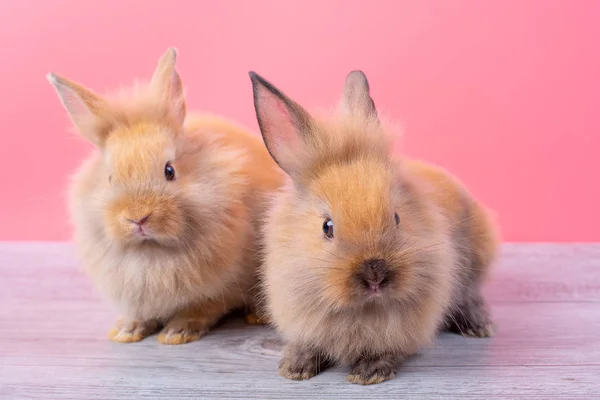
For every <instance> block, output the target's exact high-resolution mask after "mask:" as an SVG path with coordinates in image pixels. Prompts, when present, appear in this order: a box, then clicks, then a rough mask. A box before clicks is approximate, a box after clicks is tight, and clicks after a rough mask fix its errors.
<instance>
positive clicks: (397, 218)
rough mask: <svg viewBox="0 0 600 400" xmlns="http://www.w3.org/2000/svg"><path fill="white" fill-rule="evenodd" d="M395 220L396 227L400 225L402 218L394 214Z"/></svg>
mask: <svg viewBox="0 0 600 400" xmlns="http://www.w3.org/2000/svg"><path fill="white" fill-rule="evenodd" d="M394 220H395V221H396V225H398V224H399V223H400V216H399V215H398V213H394Z"/></svg>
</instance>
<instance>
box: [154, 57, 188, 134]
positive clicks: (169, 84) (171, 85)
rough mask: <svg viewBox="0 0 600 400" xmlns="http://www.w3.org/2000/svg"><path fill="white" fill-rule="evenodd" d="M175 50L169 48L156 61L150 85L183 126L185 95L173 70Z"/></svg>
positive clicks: (177, 75) (175, 59)
mask: <svg viewBox="0 0 600 400" xmlns="http://www.w3.org/2000/svg"><path fill="white" fill-rule="evenodd" d="M176 61H177V49H175V48H174V47H171V48H169V49H168V50H167V51H166V52H165V54H163V55H162V57H161V58H160V60H158V65H157V66H156V69H155V70H154V74H153V75H152V80H151V81H150V84H151V85H152V86H153V87H154V88H155V89H156V90H157V92H158V93H159V94H160V96H161V97H162V98H163V100H164V102H165V105H166V106H167V107H168V108H169V109H170V111H171V114H172V116H173V117H174V118H175V119H176V121H177V122H178V123H180V124H181V125H183V121H184V119H185V112H186V110H185V95H184V93H183V85H182V83H181V78H180V77H179V74H178V73H177V70H176V69H175V63H176Z"/></svg>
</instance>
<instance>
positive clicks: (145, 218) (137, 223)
mask: <svg viewBox="0 0 600 400" xmlns="http://www.w3.org/2000/svg"><path fill="white" fill-rule="evenodd" d="M150 214H151V213H150ZM150 214H147V215H145V216H144V217H142V218H139V219H131V218H127V221H129V222H131V223H133V224H136V225H138V226H142V225H144V223H145V222H146V221H148V218H150Z"/></svg>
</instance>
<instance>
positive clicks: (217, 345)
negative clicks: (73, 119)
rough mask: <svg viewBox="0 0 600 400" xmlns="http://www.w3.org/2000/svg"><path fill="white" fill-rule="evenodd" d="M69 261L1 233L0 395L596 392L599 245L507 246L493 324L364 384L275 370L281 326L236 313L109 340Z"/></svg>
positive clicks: (57, 247)
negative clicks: (189, 335)
mask: <svg viewBox="0 0 600 400" xmlns="http://www.w3.org/2000/svg"><path fill="white" fill-rule="evenodd" d="M76 265H77V262H76V260H75V258H74V256H73V251H72V248H71V246H70V245H68V244H58V243H53V244H48V243H0V300H2V306H1V307H0V399H73V400H87V399H102V400H108V399H124V398H131V399H133V398H135V399H142V398H144V399H176V398H177V399H211V398H214V399H226V398H236V399H248V398H261V399H266V398H277V399H292V398H302V397H311V396H313V397H316V398H321V399H324V398H338V399H339V398H348V399H363V398H386V399H391V398H400V397H402V398H423V397H433V398H459V397H460V398H474V399H475V398H476V399H482V398H512V399H515V398H525V397H527V398H594V397H598V398H600V334H599V332H600V245H594V244H588V245H576V244H570V245H555V244H536V245H526V244H522V245H513V244H510V245H505V246H504V248H503V252H502V257H501V259H500V261H499V263H498V264H497V266H496V270H495V273H494V274H493V276H492V280H491V282H490V283H489V285H488V286H487V287H486V292H487V294H488V298H489V299H490V302H491V304H492V311H493V315H494V319H495V321H496V323H497V326H498V328H497V335H496V336H495V337H493V338H491V339H467V338H462V337H460V336H456V335H451V334H444V335H442V336H441V337H440V339H439V340H438V342H437V343H436V344H435V345H434V346H432V347H431V348H428V349H424V350H423V352H422V354H421V355H419V356H416V357H414V358H412V359H411V360H409V362H407V363H406V364H405V365H404V366H402V367H401V368H400V370H399V373H398V376H397V377H396V378H395V379H393V380H392V381H389V382H385V383H382V384H380V385H375V386H369V387H361V386H357V385H352V384H350V383H347V382H346V381H345V375H346V373H347V372H348V371H347V370H345V369H332V370H328V371H326V372H324V373H323V374H321V375H319V376H317V377H315V378H313V379H311V380H309V381H305V382H292V381H288V380H285V379H283V378H281V377H279V376H278V375H277V368H276V366H277V362H278V359H279V355H280V350H281V343H280V342H279V340H278V338H277V335H276V334H275V333H274V332H273V331H272V330H271V329H269V328H265V327H259V326H248V325H245V324H244V323H243V322H242V321H241V320H240V319H239V318H234V317H232V318H229V319H228V320H227V321H225V322H224V323H222V324H221V325H220V326H219V327H218V328H217V329H215V330H214V331H213V332H211V333H210V334H208V335H207V336H206V337H204V338H203V339H201V340H199V341H198V342H195V343H191V344H187V345H183V346H164V345H159V344H158V343H157V342H156V337H155V336H153V337H150V338H147V339H146V340H144V341H142V342H140V343H134V344H116V343H111V342H110V341H109V340H108V339H107V336H106V334H107V332H108V330H109V328H110V327H111V326H112V324H113V322H114V317H115V313H114V310H112V309H111V308H110V306H109V305H108V304H107V303H106V302H104V301H103V300H101V299H100V298H99V297H98V295H97V293H96V292H95V291H94V289H93V288H92V287H91V285H90V284H89V282H88V281H87V279H86V278H85V276H84V275H83V274H82V273H81V272H80V271H79V270H78V269H77V267H76Z"/></svg>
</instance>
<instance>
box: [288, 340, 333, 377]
mask: <svg viewBox="0 0 600 400" xmlns="http://www.w3.org/2000/svg"><path fill="white" fill-rule="evenodd" d="M322 367H323V362H322V357H320V356H319V354H317V353H315V352H313V351H311V350H308V349H303V348H300V347H296V346H291V345H287V346H286V347H285V349H284V355H283V358H282V359H281V361H280V362H279V375H281V376H283V377H284V378H287V379H293V380H295V381H302V380H305V379H309V378H312V377H313V376H315V375H317V374H318V373H319V372H321V369H322Z"/></svg>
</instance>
